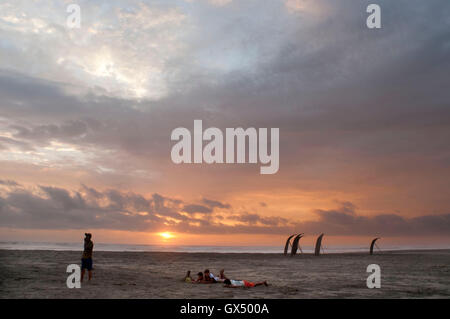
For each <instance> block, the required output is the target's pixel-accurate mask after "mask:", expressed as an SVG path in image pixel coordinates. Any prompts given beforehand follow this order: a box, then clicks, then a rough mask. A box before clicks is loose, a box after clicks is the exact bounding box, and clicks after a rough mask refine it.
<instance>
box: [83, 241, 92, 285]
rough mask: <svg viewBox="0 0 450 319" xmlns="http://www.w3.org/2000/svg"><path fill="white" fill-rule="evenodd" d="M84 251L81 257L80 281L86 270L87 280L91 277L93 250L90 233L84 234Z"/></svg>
mask: <svg viewBox="0 0 450 319" xmlns="http://www.w3.org/2000/svg"><path fill="white" fill-rule="evenodd" d="M84 236H85V237H84V251H83V256H82V257H81V281H83V277H84V273H85V271H86V269H87V270H88V275H89V280H91V278H92V251H93V250H94V243H93V242H92V240H91V238H92V234H90V233H85V234H84Z"/></svg>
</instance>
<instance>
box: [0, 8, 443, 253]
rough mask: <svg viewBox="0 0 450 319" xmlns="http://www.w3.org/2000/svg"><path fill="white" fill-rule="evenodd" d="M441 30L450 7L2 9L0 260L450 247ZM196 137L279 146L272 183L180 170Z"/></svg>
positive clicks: (205, 168) (216, 168)
mask: <svg viewBox="0 0 450 319" xmlns="http://www.w3.org/2000/svg"><path fill="white" fill-rule="evenodd" d="M373 2H374V3H377V4H379V5H380V7H381V21H382V28H381V29H368V28H367V27H366V19H367V16H368V13H367V12H366V7H367V6H368V4H370V3H373ZM71 3H77V4H78V5H79V6H80V9H81V23H80V28H69V27H68V26H67V23H66V21H67V18H68V16H69V15H70V13H68V12H67V6H68V5H69V4H71ZM449 17H450V5H449V3H448V0H431V1H419V0H401V1H382V0H377V1H365V0H364V1H357V2H355V1H330V0H328V1H323V0H314V1H313V0H279V1H275V0H274V1H264V2H263V1H256V0H241V1H236V0H189V1H188V0H177V1H171V0H168V1H106V0H105V1H100V0H94V1H76V2H75V1H56V0H55V1H37V0H36V1H28V0H27V1H20V0H15V1H2V2H1V3H0V240H2V241H11V240H12V241H66V242H76V241H79V240H80V239H82V236H83V233H84V232H85V231H90V232H92V233H93V234H94V236H93V239H94V241H99V242H109V243H137V244H161V243H164V244H177V245H281V246H282V245H283V244H284V240H285V238H286V237H288V236H289V235H290V234H291V233H299V232H304V233H305V234H306V235H307V236H306V237H305V240H311V241H312V240H313V239H314V238H315V237H316V236H317V235H318V234H320V233H325V234H326V236H327V237H326V238H332V239H331V240H330V241H329V242H328V246H332V245H333V244H334V243H335V244H338V243H341V244H342V243H358V244H362V243H368V241H369V238H371V237H375V236H376V237H382V238H385V239H386V241H385V242H390V243H397V244H400V245H404V244H407V243H408V244H409V243H426V244H429V245H435V246H442V245H447V246H450V147H449V146H450V145H449V140H450V105H449V101H450V90H449V89H448V88H449V85H450V77H449V74H450V18H449ZM196 119H200V120H202V121H203V127H204V128H207V127H217V128H220V129H223V130H224V129H225V128H227V127H233V128H237V127H243V128H249V127H255V128H279V131H280V138H279V145H280V155H279V158H280V168H279V171H278V172H277V173H276V174H272V175H261V174H259V167H260V165H259V164H258V165H255V164H248V163H247V164H178V165H177V164H174V163H173V162H172V160H171V157H170V152H171V148H172V146H173V145H174V142H173V141H171V139H170V136H171V132H172V130H174V129H175V128H177V127H186V128H188V129H190V130H192V129H193V123H194V120H196ZM167 233H168V234H167ZM161 234H163V235H161ZM308 238H309V239H308ZM333 238H334V239H333Z"/></svg>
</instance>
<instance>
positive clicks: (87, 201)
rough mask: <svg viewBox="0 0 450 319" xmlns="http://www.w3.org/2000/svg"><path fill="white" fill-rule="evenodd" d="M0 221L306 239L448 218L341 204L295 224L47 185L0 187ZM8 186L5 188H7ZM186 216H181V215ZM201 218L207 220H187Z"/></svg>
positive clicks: (404, 231) (420, 231)
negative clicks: (371, 211) (367, 212)
mask: <svg viewBox="0 0 450 319" xmlns="http://www.w3.org/2000/svg"><path fill="white" fill-rule="evenodd" d="M2 185H6V186H8V187H7V191H6V192H3V193H2V194H1V195H0V222H1V223H2V226H3V227H8V228H30V229H83V228H91V229H95V228H99V229H100V228H101V229H113V230H126V231H155V232H156V231H160V230H162V229H165V230H170V231H175V232H179V233H196V234H227V233H232V234H241V233H245V234H288V233H293V232H304V233H307V234H317V233H322V232H324V233H326V234H327V235H344V236H358V235H374V236H375V235H377V236H448V235H449V234H450V214H441V215H424V216H419V217H414V218H404V217H401V216H399V215H396V214H380V215H375V216H371V217H367V216H361V215H358V214H357V213H356V212H355V210H354V209H355V208H354V205H353V204H351V203H349V202H342V204H341V206H340V207H338V208H337V209H334V210H320V209H319V210H316V211H315V213H316V215H317V217H318V219H317V220H314V221H313V220H311V221H298V220H289V219H286V218H283V217H280V216H262V215H260V214H258V213H248V212H230V213H229V214H223V213H220V214H216V213H214V211H213V209H212V208H209V207H206V206H202V205H199V204H195V203H186V202H184V201H182V200H180V199H172V198H167V197H163V196H161V195H159V194H153V195H152V196H151V197H150V198H146V197H143V196H142V195H140V194H136V193H132V192H128V193H123V192H120V191H117V190H114V189H109V190H105V191H99V190H95V189H93V188H90V187H87V186H82V187H81V189H80V190H78V191H69V190H66V189H63V188H58V187H51V186H39V187H37V188H30V189H28V188H19V189H18V188H15V187H14V186H16V184H15V182H14V181H9V182H7V183H2ZM9 186H10V187H9ZM186 213H187V214H186ZM198 213H200V214H207V215H208V218H207V219H205V218H203V217H202V218H197V217H193V216H194V215H193V214H198Z"/></svg>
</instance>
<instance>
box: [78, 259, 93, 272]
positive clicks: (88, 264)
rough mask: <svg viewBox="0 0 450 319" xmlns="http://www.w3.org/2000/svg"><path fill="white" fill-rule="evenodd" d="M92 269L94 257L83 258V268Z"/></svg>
mask: <svg viewBox="0 0 450 319" xmlns="http://www.w3.org/2000/svg"><path fill="white" fill-rule="evenodd" d="M83 269H87V270H92V258H81V270H83Z"/></svg>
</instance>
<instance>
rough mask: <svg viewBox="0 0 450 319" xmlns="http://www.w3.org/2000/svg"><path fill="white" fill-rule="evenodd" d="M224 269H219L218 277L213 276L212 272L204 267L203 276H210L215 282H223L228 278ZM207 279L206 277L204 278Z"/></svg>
mask: <svg viewBox="0 0 450 319" xmlns="http://www.w3.org/2000/svg"><path fill="white" fill-rule="evenodd" d="M224 271H225V270H224V269H221V270H220V273H219V277H216V276H214V274H213V273H212V272H210V271H209V269H205V276H206V277H208V276H209V278H211V279H212V280H213V281H215V282H223V281H224V280H225V279H228V278H227V277H226V276H225V274H224ZM206 280H207V279H206Z"/></svg>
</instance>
